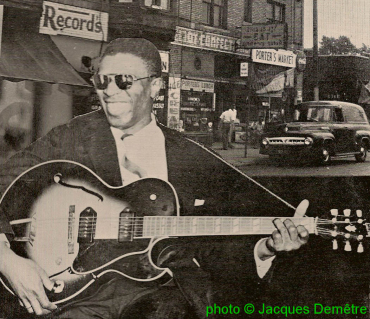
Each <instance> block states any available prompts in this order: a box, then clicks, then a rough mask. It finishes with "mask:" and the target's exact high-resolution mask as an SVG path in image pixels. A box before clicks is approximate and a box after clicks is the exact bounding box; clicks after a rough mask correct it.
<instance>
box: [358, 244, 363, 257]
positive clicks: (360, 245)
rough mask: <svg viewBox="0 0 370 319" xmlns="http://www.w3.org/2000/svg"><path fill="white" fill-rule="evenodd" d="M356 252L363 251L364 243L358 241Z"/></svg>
mask: <svg viewBox="0 0 370 319" xmlns="http://www.w3.org/2000/svg"><path fill="white" fill-rule="evenodd" d="M357 252H358V253H359V254H361V253H363V252H364V245H362V243H359V244H358V247H357Z"/></svg>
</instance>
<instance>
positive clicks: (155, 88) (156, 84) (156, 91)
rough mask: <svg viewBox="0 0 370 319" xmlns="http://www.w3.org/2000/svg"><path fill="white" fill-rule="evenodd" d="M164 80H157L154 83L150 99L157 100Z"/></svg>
mask: <svg viewBox="0 0 370 319" xmlns="http://www.w3.org/2000/svg"><path fill="white" fill-rule="evenodd" d="M162 85H163V80H162V78H155V79H154V80H153V81H152V87H151V92H150V97H151V98H152V99H154V98H156V97H157V96H158V95H159V90H160V89H161V88H162Z"/></svg>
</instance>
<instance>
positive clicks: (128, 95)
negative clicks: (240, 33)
mask: <svg viewBox="0 0 370 319" xmlns="http://www.w3.org/2000/svg"><path fill="white" fill-rule="evenodd" d="M92 81H93V84H94V86H95V88H96V92H97V94H98V96H99V98H100V102H101V105H102V110H98V111H95V112H92V113H89V114H86V115H83V116H80V117H77V118H75V119H73V120H72V121H71V122H70V123H68V124H66V125H64V126H60V127H57V128H55V129H53V130H52V131H51V132H49V133H48V134H47V135H46V136H45V137H43V138H41V139H39V140H37V141H36V142H35V143H33V144H31V145H30V146H29V147H28V148H27V149H25V150H24V151H22V152H20V153H18V154H17V155H16V156H14V157H13V158H12V159H11V160H10V161H9V162H8V163H7V164H6V165H4V166H3V167H2V168H1V170H0V181H1V185H2V188H1V190H2V191H4V190H5V189H6V187H7V186H8V185H9V184H10V183H11V181H12V180H13V179H14V178H16V177H17V176H18V175H19V174H20V173H21V172H23V171H25V170H26V169H28V168H30V167H32V166H34V165H36V164H38V163H41V162H45V161H49V160H55V159H56V160H58V159H67V160H71V161H75V162H78V163H81V164H83V165H85V166H87V167H88V168H90V169H91V170H93V171H94V172H96V174H97V175H99V176H100V177H101V178H102V179H103V180H104V181H105V182H106V183H108V184H110V185H112V186H121V185H127V184H129V183H131V182H132V181H135V180H138V179H140V178H143V177H155V178H160V179H163V180H166V181H169V182H170V183H171V184H172V185H173V186H174V188H175V190H176V192H177V194H178V196H179V200H180V208H181V214H183V215H189V216H193V215H199V216H204V215H219V216H248V215H249V216H253V214H254V213H256V214H262V213H263V212H266V214H267V212H268V210H269V209H270V210H271V207H274V210H275V212H276V214H278V213H281V215H283V216H284V215H289V214H290V215H293V213H294V211H289V210H288V209H287V207H286V206H285V204H284V203H282V202H281V201H280V200H278V199H277V198H276V197H274V196H272V195H271V194H269V193H268V192H266V191H265V190H264V189H262V188H261V187H260V186H258V185H257V184H255V183H253V182H251V181H250V179H248V178H246V177H245V176H243V175H242V174H240V173H239V172H237V171H236V170H235V169H233V168H232V167H231V166H230V165H228V164H227V163H226V162H224V161H223V160H222V159H221V158H219V157H217V156H216V155H215V154H214V153H213V152H212V151H210V150H208V149H207V148H205V147H203V146H201V145H198V144H197V143H195V142H192V141H191V140H188V139H186V138H184V137H183V135H181V133H179V132H176V131H172V130H170V129H168V128H166V127H164V126H161V125H159V124H158V123H157V122H156V120H155V118H154V116H153V114H152V105H153V100H154V98H155V97H156V96H157V94H158V92H159V90H160V88H161V87H162V79H161V60H160V55H159V53H158V50H157V49H156V47H155V46H154V45H153V44H152V43H151V42H149V41H147V40H144V39H134V38H133V39H116V40H114V41H112V42H111V43H110V44H109V45H108V46H107V48H106V50H105V53H104V55H103V56H102V58H101V61H100V65H99V69H98V70H97V72H96V73H95V75H94V76H93V78H92ZM256 198H257V200H256ZM297 204H298V203H297ZM307 205H308V203H307V201H303V202H302V203H301V204H300V205H299V206H298V208H297V209H296V215H299V216H303V215H304V214H305V211H306V209H307ZM50 213H51V214H52V212H50ZM16 217H17V218H22V212H19V216H16ZM13 218H14V216H13ZM274 224H275V227H276V230H275V231H274V232H273V233H272V235H271V236H270V237H268V238H262V239H260V238H255V237H248V236H247V237H239V236H234V237H232V238H231V237H226V238H225V237H222V238H219V237H217V238H214V239H209V238H206V237H202V238H195V239H192V240H190V239H189V241H178V242H175V243H174V244H172V246H171V249H169V250H168V251H165V252H164V253H163V254H162V257H161V260H160V261H159V262H160V264H161V266H162V267H168V268H170V269H171V270H172V272H173V275H174V281H173V282H172V284H170V285H167V286H165V287H163V286H160V285H159V284H157V283H137V282H135V281H132V280H128V279H126V278H123V277H120V276H118V277H117V278H114V279H112V280H111V281H109V282H108V283H105V284H103V285H101V286H100V287H99V289H97V291H96V292H95V293H94V294H92V295H91V296H89V297H86V298H85V299H83V300H78V298H76V300H73V301H72V302H71V304H69V305H67V306H62V307H59V308H58V309H57V307H56V306H55V305H54V304H52V303H51V302H50V301H49V300H48V298H47V297H46V294H45V291H44V288H45V289H47V290H52V289H53V286H54V283H53V281H52V279H49V278H48V276H47V275H46V273H45V272H44V271H43V270H42V269H41V268H40V267H39V266H38V265H36V264H35V263H34V262H33V261H31V260H27V259H24V258H21V257H19V256H17V255H16V254H15V253H13V252H12V251H11V250H10V249H9V248H8V246H7V244H8V243H7V239H9V240H10V241H11V239H12V237H13V230H12V228H11V226H10V225H9V223H8V219H7V216H6V212H3V213H2V214H0V236H1V237H0V239H1V241H0V256H1V260H0V271H1V273H2V274H3V276H5V277H6V278H7V280H8V282H9V283H10V285H11V287H12V288H13V290H14V291H15V292H16V294H17V296H18V297H19V300H20V303H21V304H23V306H24V309H26V310H27V311H28V312H29V313H30V314H36V315H43V314H49V316H51V317H53V318H73V319H85V318H152V319H153V318H176V319H181V318H197V317H199V318H204V317H205V316H206V309H207V306H213V305H214V304H215V303H216V302H217V305H219V306H221V307H222V306H229V305H230V304H231V303H232V302H234V305H238V306H240V307H242V305H243V303H246V302H248V301H250V300H252V299H251V298H252V297H251V295H252V294H253V293H256V292H258V290H259V289H258V287H259V283H260V279H261V278H262V277H266V276H267V277H268V276H269V275H266V273H267V272H268V270H269V268H270V267H271V263H272V260H273V259H274V256H275V255H276V254H278V253H280V252H283V251H290V250H296V249H298V248H300V247H301V246H302V245H303V244H305V243H306V242H307V240H308V231H307V230H306V229H305V228H304V227H303V226H298V227H296V226H295V225H294V224H293V222H292V221H290V220H286V221H285V222H282V221H281V220H279V219H276V220H275V221H274ZM57 235H58V234H56V236H57ZM256 243H257V244H256ZM96 258H99V256H96ZM256 263H257V267H256ZM269 273H271V272H269ZM236 303H237V304H236ZM50 312H52V313H51V314H50ZM23 315H24V314H23ZM209 316H210V315H209Z"/></svg>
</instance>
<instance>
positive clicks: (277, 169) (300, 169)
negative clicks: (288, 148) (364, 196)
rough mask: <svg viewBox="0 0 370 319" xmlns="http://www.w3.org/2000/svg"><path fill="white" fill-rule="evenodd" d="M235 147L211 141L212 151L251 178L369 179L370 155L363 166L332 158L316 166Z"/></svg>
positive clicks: (252, 149) (238, 144)
mask: <svg viewBox="0 0 370 319" xmlns="http://www.w3.org/2000/svg"><path fill="white" fill-rule="evenodd" d="M233 146H234V148H232V149H228V150H223V149H222V143H221V142H214V143H213V145H212V149H213V150H214V151H215V152H217V153H218V154H219V155H221V157H222V158H223V159H225V160H226V161H227V162H229V163H230V164H232V165H234V166H236V167H237V168H239V169H240V170H241V171H243V172H244V173H246V174H248V175H250V176H369V175H370V153H368V158H367V160H366V161H365V162H364V163H357V162H356V161H355V159H354V157H353V156H352V157H349V158H338V159H333V160H332V162H331V163H330V164H328V165H317V164H314V163H310V162H306V163H304V162H301V161H290V162H289V161H278V162H276V161H272V160H271V159H269V157H268V156H266V155H260V154H259V149H255V148H253V147H252V146H250V145H248V148H247V154H246V156H245V144H244V143H233Z"/></svg>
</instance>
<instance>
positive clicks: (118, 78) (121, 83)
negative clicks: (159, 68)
mask: <svg viewBox="0 0 370 319" xmlns="http://www.w3.org/2000/svg"><path fill="white" fill-rule="evenodd" d="M155 76H156V75H154V74H153V75H149V76H146V77H144V78H137V77H136V76H135V75H130V74H99V73H95V74H94V75H93V78H92V81H93V83H94V86H95V87H96V88H97V89H98V90H105V89H106V88H107V87H108V84H109V78H112V77H114V81H115V82H116V85H117V86H118V88H120V89H121V90H127V89H129V88H130V87H131V86H132V84H133V83H134V82H135V81H139V80H144V79H149V78H152V77H155Z"/></svg>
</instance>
